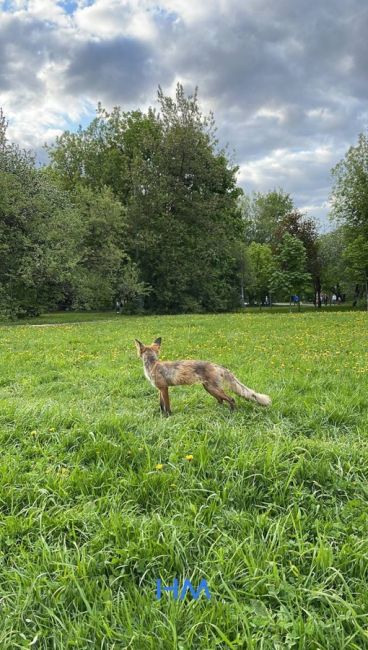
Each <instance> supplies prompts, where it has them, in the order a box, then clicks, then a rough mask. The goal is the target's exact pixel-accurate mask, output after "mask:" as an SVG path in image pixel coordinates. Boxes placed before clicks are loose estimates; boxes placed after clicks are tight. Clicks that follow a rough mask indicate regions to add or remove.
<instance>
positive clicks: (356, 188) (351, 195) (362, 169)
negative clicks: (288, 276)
mask: <svg viewBox="0 0 368 650" xmlns="http://www.w3.org/2000/svg"><path fill="white" fill-rule="evenodd" d="M332 175H333V177H334V179H335V182H334V186H333V188H332V194H331V202H332V217H333V218H334V219H336V220H337V221H338V222H339V223H343V224H346V225H347V226H348V227H350V228H354V229H356V230H359V232H360V233H361V234H362V235H363V236H364V237H365V238H367V237H368V135H367V134H365V133H361V134H360V135H359V138H358V144H357V145H356V146H355V147H350V149H349V150H348V151H347V153H346V155H345V158H344V159H343V160H341V161H340V162H339V163H338V164H337V165H336V167H334V168H333V170H332Z"/></svg>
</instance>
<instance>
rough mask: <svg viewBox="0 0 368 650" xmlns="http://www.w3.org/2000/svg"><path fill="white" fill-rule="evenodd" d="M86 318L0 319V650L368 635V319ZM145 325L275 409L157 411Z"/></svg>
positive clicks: (318, 644) (184, 401)
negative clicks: (203, 590)
mask: <svg viewBox="0 0 368 650" xmlns="http://www.w3.org/2000/svg"><path fill="white" fill-rule="evenodd" d="M99 318H100V317H99ZM99 318H96V319H94V320H96V321H98V322H83V323H80V324H72V323H71V322H68V323H64V324H61V325H59V326H54V327H52V326H51V327H33V326H29V325H24V326H1V327H0V342H1V348H0V349H1V355H0V442H1V459H0V506H1V515H0V648H1V649H3V648H4V649H7V648H9V649H11V650H13V649H15V648H38V649H39V648H45V649H46V648H47V649H49V648H54V649H55V650H60V649H62V648H91V649H95V648H106V649H113V648H116V649H124V648H132V649H133V650H157V649H165V650H166V649H167V650H174V649H176V648H177V649H180V650H191V649H194V650H204V649H206V650H212V649H214V650H216V649H226V648H234V649H236V650H238V649H239V648H244V649H248V648H250V649H252V648H254V649H258V648H259V649H262V650H268V649H270V650H271V649H279V650H282V649H284V648H295V649H304V648H305V649H311V650H312V649H313V650H315V649H321V650H326V649H329V648H331V650H337V649H345V648H355V649H359V650H360V649H361V648H368V588H367V578H368V507H367V497H368V408H367V407H368V346H367V331H368V328H367V324H368V321H367V315H366V314H365V313H364V312H357V313H352V312H347V311H345V312H336V313H335V312H334V313H325V312H323V313H314V312H309V313H301V314H297V313H293V314H288V313H285V314H268V313H262V314H256V313H245V314H231V315H218V316H212V315H208V316H172V317H171V316H167V317H141V318H138V317H116V316H114V315H111V314H110V315H109V316H108V317H106V318H107V320H105V321H104V320H103V319H102V318H103V317H102V316H101V320H99ZM57 320H58V319H57V318H55V317H54V318H53V321H54V322H56V321H57ZM59 320H60V318H59ZM157 336H162V338H163V344H162V358H163V359H180V358H202V359H208V360H212V361H215V362H218V363H220V364H223V365H225V366H227V367H229V368H230V369H231V370H232V371H233V372H234V373H235V374H236V375H237V376H238V377H239V379H240V380H241V381H243V382H244V383H246V384H247V385H248V386H250V387H252V388H255V389H256V390H257V391H259V392H264V393H268V394H269V395H271V397H272V399H273V405H272V407H271V408H270V409H263V408H261V407H259V406H257V405H255V404H252V403H249V402H246V401H243V400H241V399H240V398H236V400H237V405H238V409H237V410H236V411H235V412H234V413H231V412H229V411H228V409H227V408H226V407H225V406H222V407H221V406H219V405H218V404H217V403H216V401H215V400H214V399H213V398H212V397H210V396H209V395H208V394H207V393H206V392H205V391H204V390H203V389H202V387H200V386H195V387H178V388H173V389H172V390H171V405H172V409H173V416H172V417H170V418H163V417H161V415H160V413H159V404H158V397H157V395H156V394H155V391H154V389H153V388H152V386H151V385H150V384H149V383H148V382H147V381H146V379H145V378H144V376H143V371H142V367H141V362H140V360H139V359H137V357H136V352H135V349H134V345H133V339H134V338H135V337H138V338H140V339H141V340H143V341H144V342H150V341H151V340H152V339H153V338H155V337H157ZM187 456H188V457H189V458H186V457H187ZM191 456H192V457H193V458H192V460H190V458H191ZM157 578H162V580H163V583H165V584H167V585H170V584H172V582H173V579H174V578H178V579H179V583H180V584H181V583H182V582H183V580H184V579H185V578H189V579H191V581H192V583H193V585H194V586H197V585H198V584H199V582H200V580H201V579H202V578H205V579H206V580H207V583H208V586H209V589H210V592H211V600H210V601H208V600H207V599H206V598H205V597H204V595H203V594H202V595H201V597H200V598H198V600H195V599H193V598H192V597H191V596H190V595H188V596H187V597H186V598H185V599H184V600H182V601H180V600H178V601H175V600H174V599H173V595H172V594H170V593H164V594H163V597H162V599H161V600H157V599H156V579H157Z"/></svg>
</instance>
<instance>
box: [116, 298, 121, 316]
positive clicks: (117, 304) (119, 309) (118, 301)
mask: <svg viewBox="0 0 368 650" xmlns="http://www.w3.org/2000/svg"><path fill="white" fill-rule="evenodd" d="M115 309H116V313H117V314H121V302H120V300H119V299H118V298H117V299H116V302H115Z"/></svg>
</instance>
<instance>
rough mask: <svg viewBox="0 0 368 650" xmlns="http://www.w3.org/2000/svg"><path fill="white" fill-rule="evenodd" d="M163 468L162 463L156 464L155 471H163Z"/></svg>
mask: <svg viewBox="0 0 368 650" xmlns="http://www.w3.org/2000/svg"><path fill="white" fill-rule="evenodd" d="M163 467H164V466H163V465H162V463H157V465H156V469H157V470H158V471H160V470H161V469H163Z"/></svg>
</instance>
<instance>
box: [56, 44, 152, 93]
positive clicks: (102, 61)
mask: <svg viewBox="0 0 368 650" xmlns="http://www.w3.org/2000/svg"><path fill="white" fill-rule="evenodd" d="M159 69H160V64H159V62H158V61H157V59H156V60H155V58H154V52H153V50H152V48H151V47H150V46H149V45H147V44H145V43H142V42H139V41H137V40H133V39H128V38H123V37H117V38H114V39H112V40H108V41H99V42H95V41H92V42H87V43H84V44H82V45H81V46H79V47H77V48H76V49H75V50H74V52H73V55H72V60H71V61H70V64H69V66H68V68H67V70H66V72H65V88H66V90H67V92H69V93H72V94H74V93H85V94H87V95H89V96H94V97H96V98H98V99H103V100H104V101H107V102H112V103H116V102H119V101H120V102H127V103H129V104H130V103H131V102H134V101H137V100H139V99H141V98H142V97H144V95H145V93H147V91H148V89H150V88H151V85H152V80H153V79H154V78H157V79H158V81H159V72H158V70H159Z"/></svg>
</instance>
